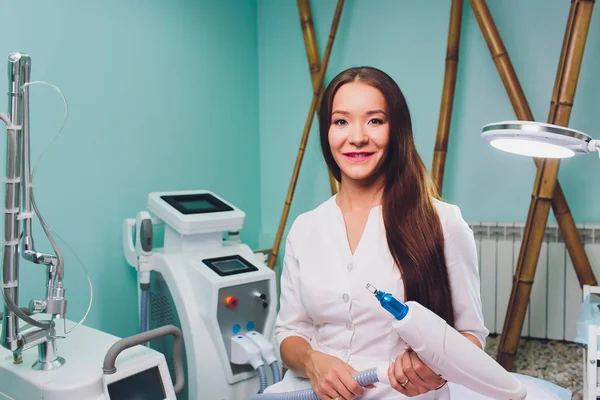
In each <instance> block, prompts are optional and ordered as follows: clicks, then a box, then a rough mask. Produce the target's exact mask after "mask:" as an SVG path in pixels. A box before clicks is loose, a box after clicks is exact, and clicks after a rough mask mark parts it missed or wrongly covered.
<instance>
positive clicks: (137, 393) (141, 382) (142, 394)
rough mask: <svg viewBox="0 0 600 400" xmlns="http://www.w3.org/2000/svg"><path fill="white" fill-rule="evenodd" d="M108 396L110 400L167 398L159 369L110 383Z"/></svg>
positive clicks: (161, 399)
mask: <svg viewBox="0 0 600 400" xmlns="http://www.w3.org/2000/svg"><path fill="white" fill-rule="evenodd" d="M108 395H109V396H110V400H164V399H165V398H166V397H167V395H166V394H165V389H164V388H163V384H162V379H161V376H160V371H159V370H158V367H154V368H150V369H147V370H145V371H142V372H139V373H137V374H135V375H131V376H128V377H127V378H123V379H121V380H120V381H116V382H113V383H109V384H108Z"/></svg>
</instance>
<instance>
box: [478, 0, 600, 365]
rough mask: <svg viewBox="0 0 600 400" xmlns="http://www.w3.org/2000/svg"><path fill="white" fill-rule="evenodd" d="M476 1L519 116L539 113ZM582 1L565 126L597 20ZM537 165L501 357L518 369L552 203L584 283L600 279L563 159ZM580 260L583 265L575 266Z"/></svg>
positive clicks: (565, 90)
mask: <svg viewBox="0 0 600 400" xmlns="http://www.w3.org/2000/svg"><path fill="white" fill-rule="evenodd" d="M470 1H471V6H472V8H473V11H474V13H475V15H476V17H477V20H478V22H479V24H480V27H481V30H482V32H483V34H484V36H485V37H486V41H487V42H488V46H489V47H490V51H491V52H492V57H493V58H494V62H495V63H496V66H497V67H498V70H499V72H500V75H501V77H502V81H503V82H504V85H505V87H506V89H507V91H508V93H509V97H510V99H511V102H512V104H513V107H514V108H515V112H516V113H517V117H518V118H519V119H526V120H533V115H532V113H531V110H530V109H529V106H528V104H527V101H526V99H525V95H524V94H523V91H522V89H521V86H520V84H519V82H518V79H517V78H516V74H515V72H514V69H513V68H512V65H511V63H510V60H509V59H508V55H507V54H506V50H505V49H504V46H503V44H502V41H501V39H500V36H499V34H498V32H497V30H496V27H495V25H494V23H493V20H492V19H491V15H490V14H489V10H488V9H487V6H486V5H485V3H484V2H483V1H482V0H470ZM579 3H581V2H580V1H574V2H573V3H572V5H571V12H570V15H569V22H568V24H567V29H566V33H565V38H564V42H563V50H562V53H561V61H560V62H559V68H558V71H557V77H556V84H555V88H554V94H553V101H552V105H551V111H550V116H549V122H550V123H555V124H558V125H564V126H566V125H567V124H568V120H569V116H570V111H571V107H572V102H573V98H574V94H575V88H576V85H577V79H578V75H579V69H580V66H581V59H582V57H583V49H584V47H585V40H586V37H587V31H588V28H589V22H590V19H591V7H593V1H592V2H587V3H589V7H587V9H585V10H582V11H580V10H578V8H579ZM536 165H537V166H538V170H537V175H536V180H535V184H534V188H533V192H532V200H531V204H530V209H529V213H528V217H527V223H526V225H525V230H524V235H523V240H522V244H521V250H520V253H519V259H518V262H517V268H516V271H515V277H514V280H513V288H512V291H511V297H510V300H509V305H508V311H507V315H506V318H505V322H504V328H503V330H502V336H501V341H500V346H499V349H498V361H499V362H500V364H501V365H503V366H504V367H505V368H506V369H507V370H512V368H513V364H514V358H515V355H516V352H517V349H518V344H519V338H520V333H521V331H522V328H523V320H524V318H525V313H526V311H527V304H528V302H529V296H530V293H531V286H532V284H533V280H534V278H535V269H536V267H537V260H538V257H539V252H540V248H541V244H542V241H543V239H544V234H545V228H546V224H547V219H548V213H549V210H550V204H551V203H552V206H553V209H554V212H555V213H556V214H557V220H560V222H559V227H560V229H561V233H562V235H563V237H564V239H565V243H566V244H567V248H568V249H569V254H570V256H571V259H572V261H573V265H574V267H575V270H576V273H577V276H578V278H579V280H580V285H583V284H584V283H585V282H595V281H596V280H595V278H594V274H593V272H592V270H591V266H590V264H589V260H588V258H587V254H586V253H585V250H584V248H583V244H582V242H581V239H580V237H579V234H578V232H577V229H576V227H575V223H574V221H573V218H572V215H571V214H570V210H569V208H568V205H567V203H566V200H565V198H564V194H563V193H562V189H561V188H560V186H559V184H558V182H557V174H558V167H559V162H558V161H545V160H536ZM553 195H554V199H553ZM576 263H577V265H575V264H576Z"/></svg>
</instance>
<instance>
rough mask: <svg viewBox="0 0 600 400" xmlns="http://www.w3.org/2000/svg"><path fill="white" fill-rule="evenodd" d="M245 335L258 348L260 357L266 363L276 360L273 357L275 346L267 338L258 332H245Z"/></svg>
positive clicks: (269, 363)
mask: <svg viewBox="0 0 600 400" xmlns="http://www.w3.org/2000/svg"><path fill="white" fill-rule="evenodd" d="M246 337H247V338H248V339H250V340H251V341H252V342H254V344H255V345H256V346H258V348H259V349H260V354H261V355H262V358H263V359H264V360H265V362H266V363H267V364H268V365H271V364H272V363H274V362H275V361H277V357H275V348H274V346H273V344H272V343H271V342H269V341H268V340H267V338H265V337H264V336H263V335H262V334H261V333H260V332H256V331H250V332H247V333H246Z"/></svg>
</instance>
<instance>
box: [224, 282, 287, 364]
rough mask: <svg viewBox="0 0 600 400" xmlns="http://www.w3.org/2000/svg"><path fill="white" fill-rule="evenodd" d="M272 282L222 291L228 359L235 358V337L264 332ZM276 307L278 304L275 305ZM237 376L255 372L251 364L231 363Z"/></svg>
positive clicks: (243, 285) (244, 285) (239, 286)
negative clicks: (232, 352)
mask: <svg viewBox="0 0 600 400" xmlns="http://www.w3.org/2000/svg"><path fill="white" fill-rule="evenodd" d="M268 293H269V281H268V280H262V281H256V282H251V283H245V284H241V285H236V286H229V287H224V288H221V289H219V294H218V296H219V300H218V302H219V303H218V306H217V322H218V323H219V328H220V329H221V336H222V337H223V343H225V346H226V348H227V358H228V359H230V358H231V348H230V343H231V337H232V336H235V335H238V334H244V333H246V332H249V331H253V330H256V331H257V332H260V333H264V331H265V324H266V320H267V317H268V310H269V306H270V305H271V299H269V298H268V295H267V294H268ZM273 306H275V303H273ZM230 365H231V370H232V373H233V375H236V374H239V373H242V372H248V371H252V370H253V368H252V366H251V365H237V364H233V363H230Z"/></svg>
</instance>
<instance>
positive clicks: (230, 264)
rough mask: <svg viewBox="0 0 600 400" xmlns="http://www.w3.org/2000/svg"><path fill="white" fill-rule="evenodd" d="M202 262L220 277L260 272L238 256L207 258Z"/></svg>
mask: <svg viewBox="0 0 600 400" xmlns="http://www.w3.org/2000/svg"><path fill="white" fill-rule="evenodd" d="M202 262H203V263H204V264H206V265H207V266H208V268H210V269H212V270H213V271H214V272H215V273H217V274H218V275H220V276H227V275H235V274H241V273H244V272H251V271H258V268H256V267H255V266H254V265H252V264H250V263H249V262H248V261H246V260H245V259H244V258H243V257H240V256H239V255H237V254H236V255H234V256H225V257H217V258H207V259H204V260H202Z"/></svg>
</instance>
